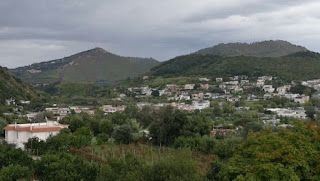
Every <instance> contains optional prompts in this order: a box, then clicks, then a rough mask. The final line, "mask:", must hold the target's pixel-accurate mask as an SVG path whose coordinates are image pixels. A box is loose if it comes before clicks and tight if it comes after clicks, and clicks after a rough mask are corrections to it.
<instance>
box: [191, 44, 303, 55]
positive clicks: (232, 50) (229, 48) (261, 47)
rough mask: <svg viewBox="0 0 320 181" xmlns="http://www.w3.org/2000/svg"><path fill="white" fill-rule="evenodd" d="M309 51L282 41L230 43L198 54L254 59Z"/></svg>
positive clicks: (206, 49) (203, 50)
mask: <svg viewBox="0 0 320 181" xmlns="http://www.w3.org/2000/svg"><path fill="white" fill-rule="evenodd" d="M302 51H308V50H307V49H306V48H304V47H301V46H296V45H293V44H291V43H289V42H286V41H282V40H275V41H272V40H270V41H262V42H256V43H251V44H248V43H228V44H219V45H216V46H213V47H210V48H205V49H202V50H199V51H197V52H196V54H201V55H208V54H209V55H219V56H241V55H243V56H254V57H280V56H285V55H289V54H292V53H296V52H302Z"/></svg>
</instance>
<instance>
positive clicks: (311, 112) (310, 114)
mask: <svg viewBox="0 0 320 181" xmlns="http://www.w3.org/2000/svg"><path fill="white" fill-rule="evenodd" d="M305 109H306V115H307V116H308V117H309V118H310V119H314V117H315V114H316V110H315V108H314V107H306V108H305Z"/></svg>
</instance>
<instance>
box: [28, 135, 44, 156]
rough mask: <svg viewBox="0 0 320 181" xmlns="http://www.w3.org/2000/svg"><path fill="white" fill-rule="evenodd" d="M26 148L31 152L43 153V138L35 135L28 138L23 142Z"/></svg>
mask: <svg viewBox="0 0 320 181" xmlns="http://www.w3.org/2000/svg"><path fill="white" fill-rule="evenodd" d="M24 147H25V149H26V150H30V151H31V152H32V153H33V154H40V155H41V154H43V153H44V152H45V151H46V150H47V145H46V143H45V142H44V141H43V140H40V139H39V138H37V137H33V138H29V139H28V141H27V142H26V143H25V144H24Z"/></svg>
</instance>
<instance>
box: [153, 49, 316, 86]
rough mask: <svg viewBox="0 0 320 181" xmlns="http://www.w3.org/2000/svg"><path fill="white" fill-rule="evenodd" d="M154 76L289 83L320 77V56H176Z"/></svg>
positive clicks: (164, 64) (299, 54)
mask: <svg viewBox="0 0 320 181" xmlns="http://www.w3.org/2000/svg"><path fill="white" fill-rule="evenodd" d="M150 74H151V75H153V76H162V77H177V76H207V77H221V76H233V75H248V76H261V75H273V76H277V77H279V78H282V79H285V80H308V79H313V78H319V77H320V54H318V53H314V52H298V53H295V54H291V55H288V56H283V57H248V56H237V57H222V56H214V55H200V54H191V55H185V56H180V57H176V58H174V59H171V60H169V61H167V62H165V63H163V64H161V65H158V66H156V67H154V68H152V69H151V72H150Z"/></svg>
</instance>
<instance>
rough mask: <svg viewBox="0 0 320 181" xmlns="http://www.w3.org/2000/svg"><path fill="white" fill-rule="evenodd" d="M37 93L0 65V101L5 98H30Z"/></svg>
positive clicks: (34, 96) (36, 95)
mask: <svg viewBox="0 0 320 181" xmlns="http://www.w3.org/2000/svg"><path fill="white" fill-rule="evenodd" d="M38 96H39V95H38V94H37V93H36V92H35V91H34V90H32V89H30V88H29V87H28V86H27V85H26V84H24V83H23V82H21V80H19V79H17V78H15V77H13V76H12V75H11V73H10V71H9V70H8V69H7V68H4V67H0V103H1V104H4V102H5V99H10V98H14V99H18V100H31V99H34V98H36V97H38Z"/></svg>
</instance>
